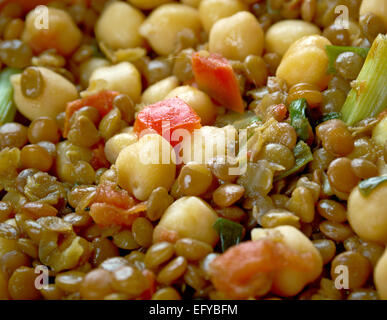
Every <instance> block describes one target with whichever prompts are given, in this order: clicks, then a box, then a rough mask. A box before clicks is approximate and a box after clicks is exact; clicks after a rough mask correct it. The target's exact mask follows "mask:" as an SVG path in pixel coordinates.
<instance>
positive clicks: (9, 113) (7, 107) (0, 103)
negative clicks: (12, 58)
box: [0, 68, 20, 125]
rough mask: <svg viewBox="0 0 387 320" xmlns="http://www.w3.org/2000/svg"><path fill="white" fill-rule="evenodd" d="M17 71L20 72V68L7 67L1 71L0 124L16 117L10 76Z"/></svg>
mask: <svg viewBox="0 0 387 320" xmlns="http://www.w3.org/2000/svg"><path fill="white" fill-rule="evenodd" d="M17 73H20V70H18V69H14V68H6V69H4V70H3V71H2V72H1V73H0V125H1V124H4V123H6V122H12V121H13V120H14V118H15V114H16V106H15V103H14V101H13V87H12V84H11V80H10V78H11V76H12V75H14V74H17Z"/></svg>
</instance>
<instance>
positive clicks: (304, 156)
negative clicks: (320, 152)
mask: <svg viewBox="0 0 387 320" xmlns="http://www.w3.org/2000/svg"><path fill="white" fill-rule="evenodd" d="M293 154H294V158H295V160H296V163H295V165H294V167H293V168H291V169H289V170H287V171H285V172H282V173H280V174H279V175H278V176H276V177H275V178H274V181H278V180H281V179H283V178H286V177H287V176H290V175H291V174H293V173H296V172H297V171H299V170H301V169H302V168H303V167H304V166H305V165H306V164H308V163H309V162H311V161H312V160H313V155H312V152H311V151H310V148H309V146H308V145H307V144H306V143H305V142H304V141H302V140H300V141H299V142H298V143H297V145H296V146H295V147H294V150H293Z"/></svg>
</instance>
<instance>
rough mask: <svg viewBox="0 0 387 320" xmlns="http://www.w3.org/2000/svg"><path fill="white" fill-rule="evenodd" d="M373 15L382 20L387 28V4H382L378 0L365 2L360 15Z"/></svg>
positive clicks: (366, 0) (365, 0)
mask: <svg viewBox="0 0 387 320" xmlns="http://www.w3.org/2000/svg"><path fill="white" fill-rule="evenodd" d="M370 12H371V13H373V14H374V15H376V16H378V17H379V18H381V19H382V20H383V22H384V25H385V27H386V28H387V6H386V5H385V3H383V4H382V3H380V1H378V0H364V1H362V3H361V6H360V15H363V14H366V13H370Z"/></svg>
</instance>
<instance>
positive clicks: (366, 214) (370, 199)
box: [347, 182, 387, 244]
mask: <svg viewBox="0 0 387 320" xmlns="http://www.w3.org/2000/svg"><path fill="white" fill-rule="evenodd" d="M386 208H387V182H384V183H380V184H379V185H378V186H377V187H376V188H375V189H373V190H372V191H371V193H370V194H368V195H364V194H362V193H361V192H360V190H359V187H356V188H355V189H353V190H352V192H351V194H350V196H349V198H348V212H347V215H348V221H349V224H350V225H351V227H352V229H353V230H354V231H355V232H356V234H357V235H358V236H359V237H361V238H363V239H365V240H368V241H374V242H378V243H383V244H385V243H387V211H386Z"/></svg>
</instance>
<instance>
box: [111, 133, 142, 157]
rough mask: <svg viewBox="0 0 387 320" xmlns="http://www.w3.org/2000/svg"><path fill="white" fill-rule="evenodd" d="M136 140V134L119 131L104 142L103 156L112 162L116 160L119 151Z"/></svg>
mask: <svg viewBox="0 0 387 320" xmlns="http://www.w3.org/2000/svg"><path fill="white" fill-rule="evenodd" d="M137 141H138V138H137V136H136V135H135V134H134V133H132V134H130V133H119V134H116V135H115V136H113V137H111V138H110V139H109V140H108V141H106V143H105V156H106V159H108V161H109V162H110V163H112V164H114V163H115V162H116V160H117V157H118V155H119V154H120V152H121V151H122V150H123V149H124V148H125V147H127V146H130V145H131V144H133V143H135V142H137Z"/></svg>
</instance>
